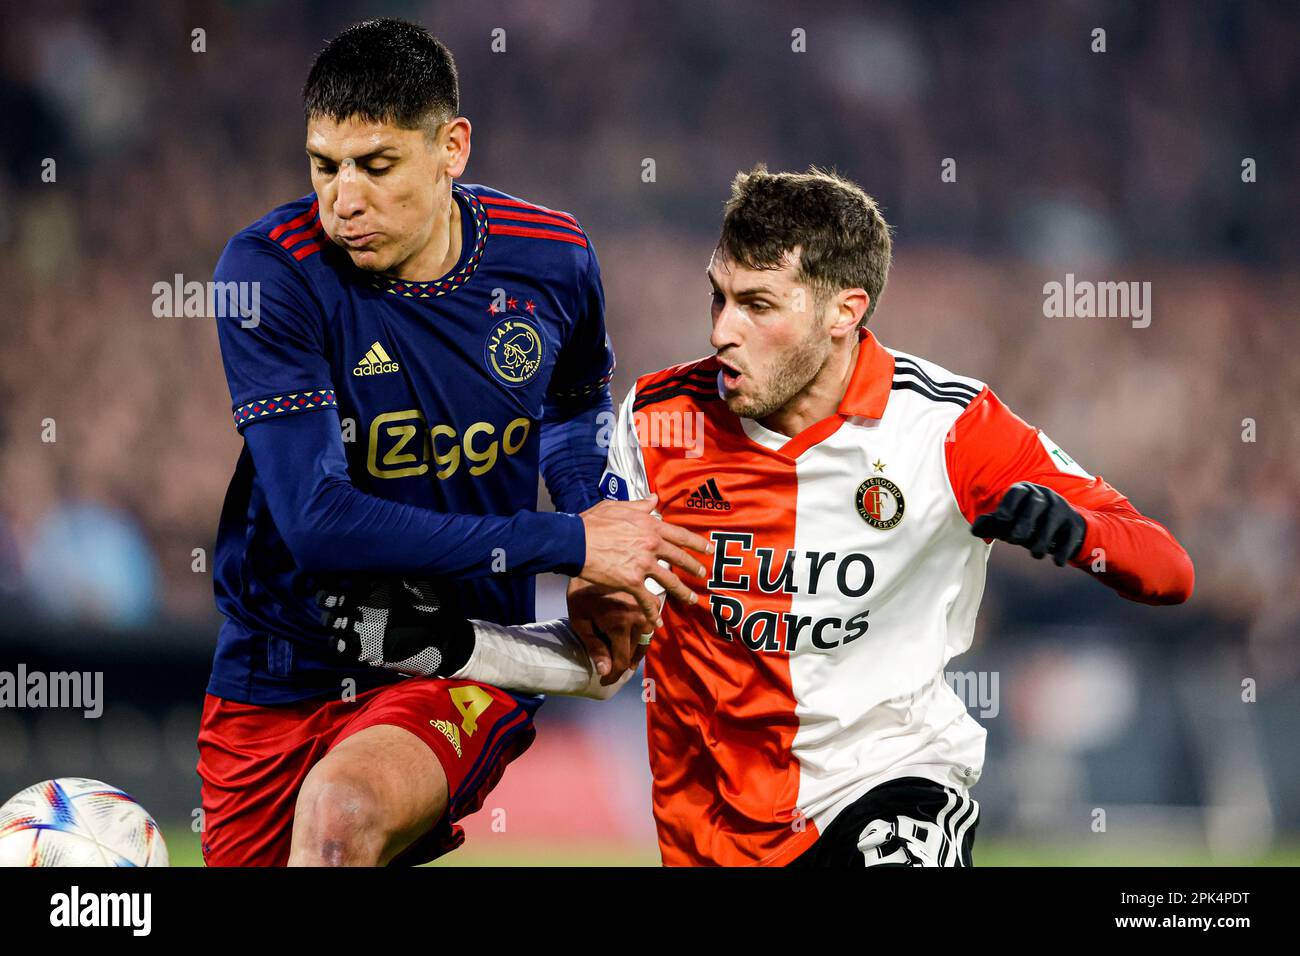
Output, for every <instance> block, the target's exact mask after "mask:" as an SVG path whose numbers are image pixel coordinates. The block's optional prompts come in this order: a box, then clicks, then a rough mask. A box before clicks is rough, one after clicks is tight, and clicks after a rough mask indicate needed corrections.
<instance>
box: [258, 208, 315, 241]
mask: <svg viewBox="0 0 1300 956" xmlns="http://www.w3.org/2000/svg"><path fill="white" fill-rule="evenodd" d="M319 208H320V201H319V200H316V199H313V200H312V204H311V206H310V208H308V210H307V211H306V212H305V213H303V214H302V215H301V216H297V217H295V218H293V219H290V220H289V221H288V222H282V223H280V225H278V226H276V227H275V228H274V229H272V230H271V232H270V233H269V236H268V238H270V239H273V240H279V238H280V237H281V236H282V235H284V234H285V233H286V232H289V231H291V230H294V229H298V228H300V227H301V226H305V225H306V224H307V223H309V222H310V221H311V220H312V219H313V218H315V216H316V210H318V209H319Z"/></svg>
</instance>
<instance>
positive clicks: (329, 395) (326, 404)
mask: <svg viewBox="0 0 1300 956" xmlns="http://www.w3.org/2000/svg"><path fill="white" fill-rule="evenodd" d="M337 407H338V399H337V398H336V397H335V395H334V389H332V388H318V389H313V390H310V391H304V392H290V393H289V394H287V395H276V396H274V397H272V398H260V399H258V400H257V401H255V402H245V403H244V404H243V405H240V406H238V407H237V408H236V409H235V410H234V412H233V414H234V416H235V427H236V428H239V427H240V426H242V425H245V424H247V423H248V422H251V421H256V420H258V419H261V418H267V417H269V416H271V415H291V414H293V413H294V412H306V411H310V410H311V409H314V408H337Z"/></svg>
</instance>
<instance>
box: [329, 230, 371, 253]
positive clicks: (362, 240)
mask: <svg viewBox="0 0 1300 956" xmlns="http://www.w3.org/2000/svg"><path fill="white" fill-rule="evenodd" d="M335 238H336V239H337V240H338V241H339V244H340V245H343V246H346V247H347V248H349V249H361V248H363V247H364V246H368V245H370V243H371V242H373V241H374V240H375V239H378V238H379V233H377V232H359V233H356V234H355V235H350V236H345V235H344V234H343V233H339V234H338V235H337V236H336V237H335Z"/></svg>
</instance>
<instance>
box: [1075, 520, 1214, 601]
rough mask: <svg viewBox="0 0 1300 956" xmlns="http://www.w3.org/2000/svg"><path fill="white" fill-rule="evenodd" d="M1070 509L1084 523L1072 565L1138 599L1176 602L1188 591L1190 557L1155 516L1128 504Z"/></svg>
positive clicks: (1191, 580) (1190, 584)
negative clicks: (1113, 507)
mask: <svg viewBox="0 0 1300 956" xmlns="http://www.w3.org/2000/svg"><path fill="white" fill-rule="evenodd" d="M1076 510H1077V511H1078V512H1079V513H1080V514H1081V515H1083V518H1084V521H1086V522H1087V525H1088V530H1087V534H1086V535H1085V536H1084V539H1083V545H1082V546H1081V547H1080V548H1079V552H1078V554H1077V555H1076V557H1075V559H1074V561H1073V562H1072V563H1073V564H1074V565H1075V566H1076V567H1079V568H1083V569H1085V570H1087V571H1089V572H1090V573H1091V574H1092V575H1093V576H1094V577H1096V578H1097V579H1098V580H1100V581H1101V582H1102V583H1103V584H1105V585H1106V586H1107V587H1110V588H1112V589H1114V590H1115V591H1116V593H1118V594H1120V595H1121V596H1123V597H1125V598H1128V599H1129V600H1130V601H1137V602H1138V603H1141V604H1182V603H1183V602H1184V601H1186V600H1187V599H1188V598H1190V597H1191V596H1192V588H1193V585H1194V583H1195V571H1194V569H1193V567H1192V559H1191V558H1190V557H1189V556H1188V554H1187V552H1186V551H1185V550H1184V549H1183V547H1182V545H1180V544H1179V543H1178V542H1177V541H1176V540H1175V539H1174V536H1173V535H1171V534H1170V533H1169V531H1168V530H1166V529H1165V527H1164V526H1163V525H1161V524H1160V523H1159V522H1157V521H1154V520H1152V519H1151V518H1148V517H1146V516H1145V515H1143V514H1140V513H1138V512H1137V511H1133V510H1131V509H1124V510H1119V511H1089V510H1086V509H1083V508H1076Z"/></svg>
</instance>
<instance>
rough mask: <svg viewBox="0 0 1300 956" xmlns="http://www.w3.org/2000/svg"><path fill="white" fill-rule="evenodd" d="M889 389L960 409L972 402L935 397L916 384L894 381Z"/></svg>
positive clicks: (951, 397)
mask: <svg viewBox="0 0 1300 956" xmlns="http://www.w3.org/2000/svg"><path fill="white" fill-rule="evenodd" d="M890 389H891V390H892V391H895V392H897V391H900V390H904V389H905V390H907V391H909V392H916V393H917V394H918V395H924V396H925V397H926V398H928V399H930V401H932V402H952V403H953V404H954V405H960V406H961V407H962V408H965V407H966V406H967V405H969V404H970V403H971V402H972V401H973V400H974V399H972V398H957V397H955V396H953V395H936V394H935V393H934V392H931V391H930V390H929V389H927V388H926V387H925V386H924V385H918V384H917V383H916V382H901V381H895V382H894V384H893V385H891V386H890Z"/></svg>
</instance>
